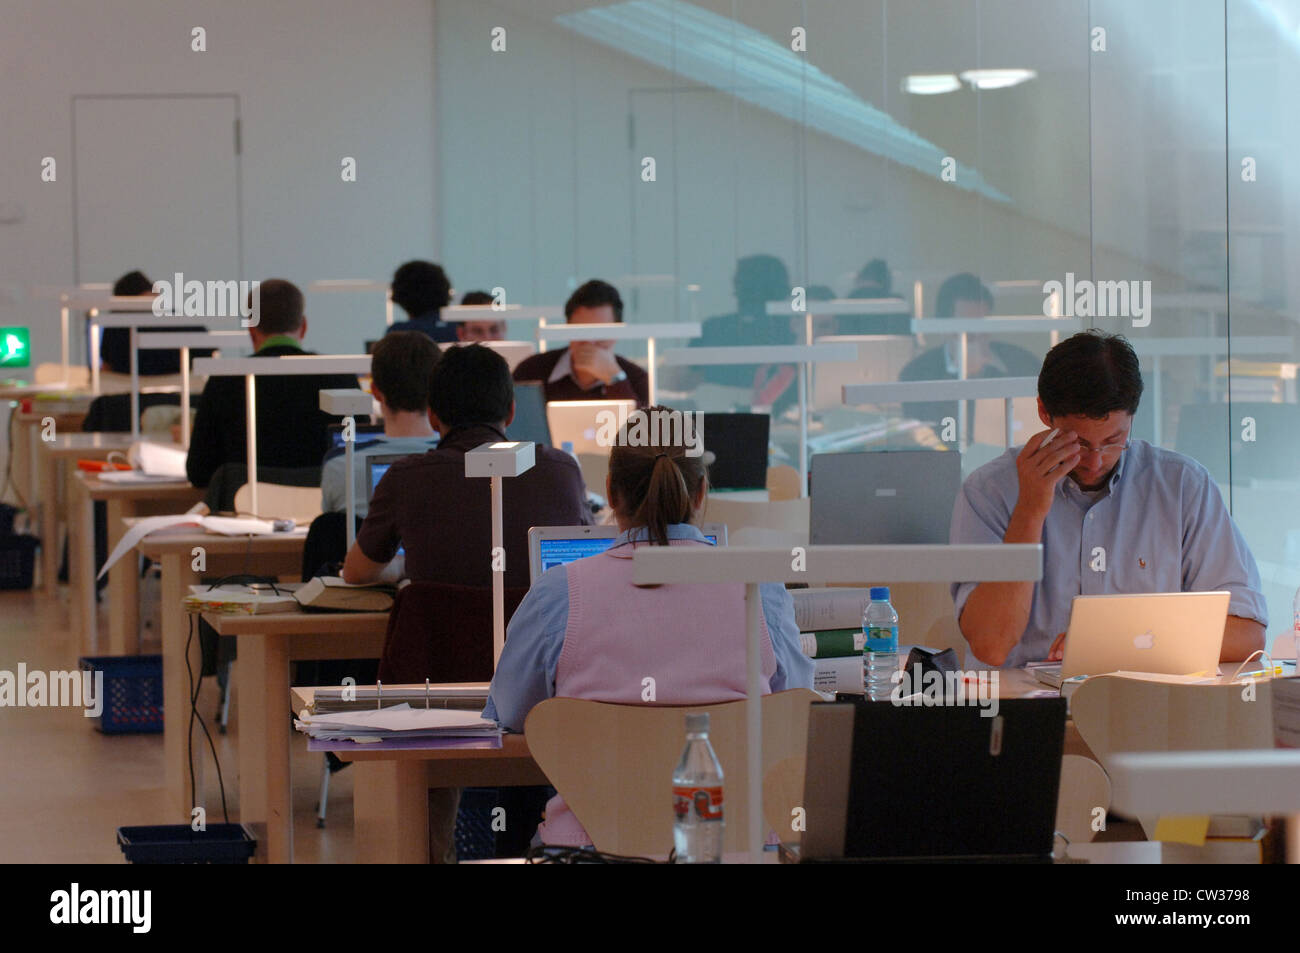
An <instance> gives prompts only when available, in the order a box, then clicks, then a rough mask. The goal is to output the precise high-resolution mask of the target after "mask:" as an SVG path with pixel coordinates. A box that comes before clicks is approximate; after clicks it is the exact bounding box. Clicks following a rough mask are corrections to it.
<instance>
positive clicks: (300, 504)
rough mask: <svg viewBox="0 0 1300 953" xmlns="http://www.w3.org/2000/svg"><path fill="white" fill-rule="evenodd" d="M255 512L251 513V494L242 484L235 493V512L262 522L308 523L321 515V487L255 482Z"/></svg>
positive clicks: (248, 487) (248, 488)
mask: <svg viewBox="0 0 1300 953" xmlns="http://www.w3.org/2000/svg"><path fill="white" fill-rule="evenodd" d="M257 510H258V511H257V512H256V513H254V512H253V490H252V487H251V486H249V484H247V483H245V484H244V485H243V486H241V487H240V488H239V489H238V490H236V491H235V512H236V513H248V514H251V515H252V516H259V517H261V518H262V519H268V520H269V519H277V520H293V521H294V522H295V523H310V522H311V521H312V520H314V519H315V518H316V517H317V516H319V515H320V487H318V486H287V485H285V484H283V483H265V482H263V481H261V480H258V481H257Z"/></svg>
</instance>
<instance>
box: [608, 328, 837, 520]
mask: <svg viewBox="0 0 1300 953" xmlns="http://www.w3.org/2000/svg"><path fill="white" fill-rule="evenodd" d="M589 326H590V325H589ZM857 360H858V346H857V345H856V344H757V345H744V344H742V345H737V346H736V347H682V348H673V349H672V350H669V351H664V364H665V365H668V366H670V367H671V366H678V365H686V366H691V365H708V364H715V365H720V364H797V365H798V366H799V382H798V388H799V467H798V470H799V495H800V496H801V497H804V496H807V495H808V369H809V368H810V367H811V366H812V365H813V364H820V363H822V362H838V363H844V364H851V363H854V362H856V361H857Z"/></svg>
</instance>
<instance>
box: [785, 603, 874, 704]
mask: <svg viewBox="0 0 1300 953" xmlns="http://www.w3.org/2000/svg"><path fill="white" fill-rule="evenodd" d="M790 596H791V598H792V599H793V601H794V619H795V622H796V623H797V624H798V626H799V642H800V645H801V646H802V648H803V652H804V654H805V655H807V656H808V657H809V658H811V659H813V660H814V663H813V688H815V689H816V690H817V691H819V692H823V693H825V694H828V695H829V694H834V693H835V692H855V693H858V694H861V693H862V685H863V683H862V646H863V638H864V637H863V634H862V613H863V610H865V609H866V607H867V602H868V598H869V592H868V590H866V589H838V588H835V589H795V590H793V591H791V593H790Z"/></svg>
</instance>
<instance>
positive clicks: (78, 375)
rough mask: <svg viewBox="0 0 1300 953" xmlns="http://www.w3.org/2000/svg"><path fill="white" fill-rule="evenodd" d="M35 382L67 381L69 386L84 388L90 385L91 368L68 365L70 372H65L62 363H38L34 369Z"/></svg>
mask: <svg viewBox="0 0 1300 953" xmlns="http://www.w3.org/2000/svg"><path fill="white" fill-rule="evenodd" d="M32 383H33V384H58V383H65V384H67V385H68V387H72V388H79V387H80V388H84V387H89V386H90V368H88V367H78V366H77V365H75V364H70V365H68V373H67V374H66V375H65V374H64V373H63V365H62V364H37V365H36V367H34V368H33V369H32Z"/></svg>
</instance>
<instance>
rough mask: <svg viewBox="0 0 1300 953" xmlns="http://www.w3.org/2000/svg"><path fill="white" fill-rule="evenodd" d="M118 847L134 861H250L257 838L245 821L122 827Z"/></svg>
mask: <svg viewBox="0 0 1300 953" xmlns="http://www.w3.org/2000/svg"><path fill="white" fill-rule="evenodd" d="M117 846H118V847H120V848H122V853H123V854H125V855H126V859H127V862H128V863H132V864H246V863H248V861H249V859H250V858H251V857H252V856H253V853H254V851H256V850H257V840H256V839H255V838H254V837H253V835H252V834H250V833H248V831H247V829H245V827H244V825H243V824H209V825H208V829H207V830H204V831H196V830H192V829H191V828H190V826H189V825H188V824H159V825H154V826H151V827H119V828H118V829H117Z"/></svg>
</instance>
